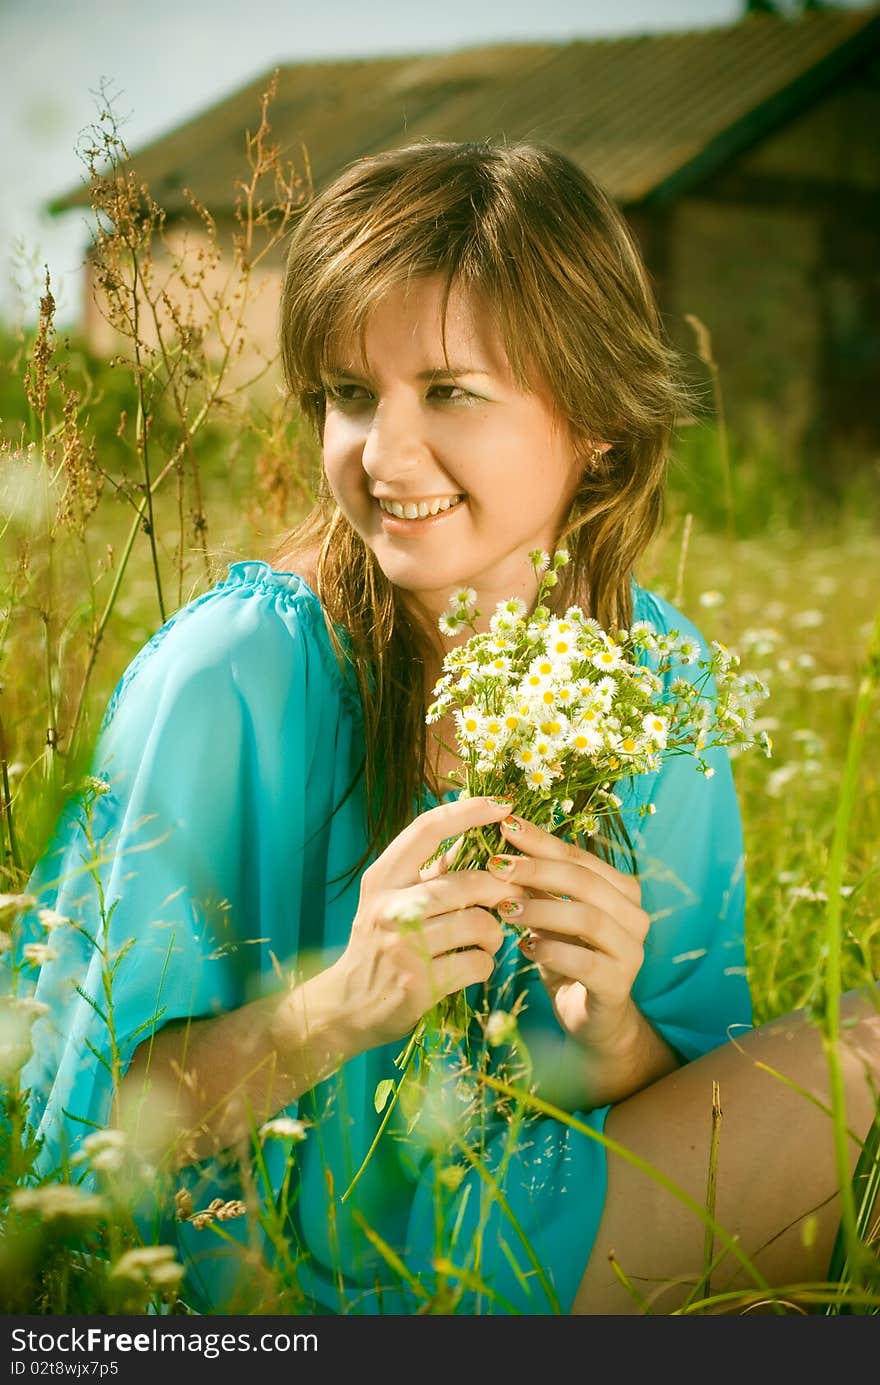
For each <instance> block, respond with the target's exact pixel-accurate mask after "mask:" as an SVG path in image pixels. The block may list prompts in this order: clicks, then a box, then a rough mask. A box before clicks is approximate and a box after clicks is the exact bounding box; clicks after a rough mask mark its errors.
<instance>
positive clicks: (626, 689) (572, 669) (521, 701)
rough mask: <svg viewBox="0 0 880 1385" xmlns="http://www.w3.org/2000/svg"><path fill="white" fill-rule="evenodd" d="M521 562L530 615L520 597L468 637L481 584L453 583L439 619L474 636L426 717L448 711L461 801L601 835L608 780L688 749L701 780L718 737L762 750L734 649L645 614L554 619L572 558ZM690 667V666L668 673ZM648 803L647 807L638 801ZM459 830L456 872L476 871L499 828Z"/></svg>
mask: <svg viewBox="0 0 880 1385" xmlns="http://www.w3.org/2000/svg"><path fill="white" fill-rule="evenodd" d="M530 558H531V561H532V565H533V567H534V568H535V571H536V573H537V574H538V577H539V585H538V593H537V602H536V606H535V609H534V611H533V613H532V615H531V616H529V615H528V614H527V611H526V606H525V603H524V602H523V601H521V600H519V599H513V600H509V601H503V602H500V603H499V604H498V606H497V607H496V609H495V613H494V615H493V616H492V617H491V619H490V621H489V630H488V632H486V633H477V631H476V625H475V622H476V621H477V619H478V618H479V616H480V614H481V613H480V611H479V610H478V609H477V607H476V604H475V603H476V593H475V592H474V591H472V590H471V589H470V588H462V589H461V590H460V591H457V592H454V593H453V595H452V600H451V604H450V606H449V608H448V610H447V611H446V612H445V613H444V614H443V616H441V618H440V629H441V630H442V631H443V633H444V634H447V635H454V634H457V633H458V632H459V631H461V630H463V629H470V630H472V631H473V634H472V635H471V636H470V638H469V639H468V640H467V641H466V642H465V643H464V644H461V645H459V646H457V647H456V648H454V649H451V650H450V651H449V652H448V653H447V655H446V656H445V658H444V661H443V672H442V675H441V677H440V679H439V680H438V682H437V683H436V685H435V687H434V689H433V696H434V699H435V700H434V701H433V703H432V704H431V706H430V707H429V709H428V714H427V721H428V724H429V725H431V724H434V723H436V722H439V721H440V720H441V719H442V718H444V717H446V716H448V715H449V714H450V713H451V714H452V717H453V719H454V724H455V728H456V741H457V745H456V747H455V749H456V750H457V753H458V756H459V758H460V761H461V769H460V771H458V772H457V774H458V778H459V779H460V782H461V785H462V787H461V790H460V796H468V797H473V796H476V795H481V794H486V795H488V796H489V797H493V798H500V799H505V800H508V799H509V800H512V802H513V808H512V812H514V813H517V814H518V815H519V816H520V817H524V818H527V819H528V820H529V821H530V822H534V823H535V824H536V825H537V826H539V827H543V828H544V829H545V830H546V831H549V832H553V833H554V834H556V835H559V836H563V835H567V836H572V837H576V838H596V837H601V836H603V835H604V833H603V827H604V826H606V825H607V826H608V827H611V826H612V825H613V824H614V823H615V822H617V821H618V820H619V809H620V807H621V799H620V797H619V795H618V794H617V793H616V792H615V786H616V785H619V783H620V781H621V780H623V779H628V778H630V777H632V776H633V775H638V774H644V773H646V772H648V771H653V770H657V769H659V767H660V765H661V763H662V762H663V761H664V760H665V759H666V758H668V757H669V756H672V755H689V756H692V757H693V760H694V768H695V770H696V772H698V773H701V774H703V775H705V776H706V777H707V778H708V777H711V775H712V774H713V773H714V770H713V769H712V767H711V765H710V764H709V763H708V761H707V760H706V757H705V752H706V751H707V750H708V749H710V748H711V747H713V746H718V745H727V746H738V747H740V748H741V749H747V748H750V747H753V746H761V747H762V748H763V749H764V751H765V753H766V754H768V755H769V753H770V742H769V738H768V737H767V735H766V733H765V732H759V733H757V734H756V733H755V732H754V729H753V728H754V720H755V708H756V706H757V704H758V703H759V702H760V701H762V700H763V699H764V698H765V697H767V696H768V689H767V687H766V685H765V684H764V683H763V682H762V681H761V679H760V678H757V677H755V676H754V675H753V674H747V673H743V672H741V671H740V660H739V657H738V656H737V655H736V654H734V653H733V652H732V651H731V650H729V649H727V648H726V647H725V646H724V645H722V644H718V643H713V644H712V645H711V646H710V650H709V651H704V650H703V649H702V647H701V646H700V644H698V642H697V641H696V640H694V639H693V638H691V637H689V636H686V635H685V636H683V635H680V634H679V632H678V631H676V630H670V631H669V632H658V631H657V630H655V629H654V627H653V626H652V625H651V624H650V623H649V622H647V621H638V622H636V623H635V624H633V625H632V626H631V627H630V628H629V629H628V630H624V629H621V630H615V631H608V630H605V629H603V628H602V627H601V626H600V625H599V623H598V621H596V620H593V619H591V618H589V617H587V616H586V615H585V614H584V612H583V611H582V610H581V609H580V607H578V606H571V607H570V608H569V609H568V610H567V611H566V612H565V615H563V616H560V615H554V614H552V613H551V611H550V609H549V607H548V606H547V604H546V598H547V595H548V593H549V591H550V590H551V588H552V587H554V586H555V585H556V582H557V580H558V579H557V575H556V574H557V572H558V569H559V568H560V567H563V566H564V565H565V564H566V563H567V562H568V554H567V553H566V551H565V550H564V549H560V550H558V551H557V552H556V553H555V554H554V555H553V558H552V560H551V558H550V557H549V555H548V554H546V553H542V552H540V551H539V550H536V551H535V552H533V553H531V554H530ZM688 666H696V672H695V674H691V675H690V676H685V675H684V674H683V673H679V674H678V675H677V676H673V677H672V678H671V680H670V677H669V675H670V674H673V675H675V673H676V670H677V669H684V668H685V667H688ZM713 685H714V686H713ZM653 812H654V805H653V804H650V803H649V804H645V805H643V806H642V807H641V808H640V809H639V813H640V815H641V816H644V815H646V814H650V813H653ZM467 837H468V839H467V840H463V841H462V843H461V848H460V850H459V851H458V853H457V854H456V856H455V859H454V863H453V866H452V869H455V870H462V869H482V868H483V867H484V866H485V865H486V863H487V862H488V860H489V858H490V856H492V855H494V854H495V852H497V851H499V850H500V851H505V850H508V846H507V844H505V843H503V842H502V839H501V836H500V833H499V832H498V830H497V829H484V828H479V829H473V830H472V831H471V832H470V833H468V834H467ZM493 838H494V839H493ZM444 846H445V844H444Z"/></svg>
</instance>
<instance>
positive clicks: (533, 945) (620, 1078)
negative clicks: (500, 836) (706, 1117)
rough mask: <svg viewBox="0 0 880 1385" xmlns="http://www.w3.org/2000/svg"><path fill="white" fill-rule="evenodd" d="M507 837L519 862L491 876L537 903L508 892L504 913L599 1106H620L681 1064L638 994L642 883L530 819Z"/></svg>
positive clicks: (503, 862)
mask: <svg viewBox="0 0 880 1385" xmlns="http://www.w3.org/2000/svg"><path fill="white" fill-rule="evenodd" d="M501 829H502V832H503V833H504V835H505V837H506V839H507V841H509V842H510V844H511V846H515V847H516V849H517V851H518V852H521V853H522V855H513V854H511V855H509V856H508V855H505V856H495V857H493V858H492V860H491V861H490V863H489V870H490V872H491V873H492V874H493V875H495V876H496V877H497V878H498V879H499V880H506V881H508V882H509V883H510V885H511V889H512V890H513V889H514V887H519V888H522V887H523V886H524V887H525V888H526V889H527V890H528V892H529V895H530V897H529V898H527V899H525V900H523V899H522V898H521V897H520V898H516V897H515V896H514V895H513V894H511V902H512V907H511V908H506V907H502V908H501V910H500V912H501V914H502V916H503V917H505V918H507V919H509V920H510V921H511V922H512V923H515V924H516V926H517V927H518V928H523V929H526V930H528V931H527V933H526V934H525V936H524V937H523V939H522V941H521V943H520V947H521V949H522V951H523V954H524V955H525V956H526V957H528V958H529V959H530V960H532V961H534V963H535V965H536V967H537V971H538V975H539V976H540V978H541V981H542V982H543V984H544V986H545V988H546V990H547V993H548V995H549V996H550V999H551V1001H552V1003H553V1009H554V1012H555V1014H556V1018H557V1019H558V1021H559V1023H560V1025H561V1026H562V1028H563V1030H564V1031H565V1032H566V1034H568V1035H570V1036H571V1037H572V1038H573V1039H575V1040H576V1041H577V1042H578V1043H579V1044H580V1045H581V1046H582V1047H583V1048H584V1050H585V1052H586V1055H587V1060H588V1061H587V1066H586V1073H585V1076H586V1080H587V1086H588V1088H589V1091H590V1093H591V1096H592V1097H593V1099H594V1101H595V1102H597V1103H598V1102H599V1101H605V1100H608V1101H610V1100H619V1099H621V1098H622V1097H623V1096H626V1095H629V1092H630V1091H635V1090H636V1088H637V1087H639V1086H642V1085H644V1083H645V1082H646V1081H651V1080H653V1079H654V1078H655V1077H659V1076H660V1075H661V1073H663V1072H668V1071H671V1070H672V1068H674V1067H675V1066H676V1064H677V1058H676V1056H675V1055H674V1054H673V1052H672V1050H671V1049H670V1048H669V1047H668V1045H666V1044H665V1043H664V1041H663V1040H662V1039H661V1038H660V1036H659V1035H658V1034H656V1033H655V1031H654V1030H653V1029H651V1027H650V1025H649V1024H648V1022H647V1021H646V1020H645V1018H644V1016H643V1015H642V1014H641V1012H640V1011H639V1009H638V1007H637V1006H636V1004H635V1002H634V1001H633V998H632V994H631V992H632V987H633V982H634V981H635V979H636V977H637V975H638V973H639V970H640V968H641V965H642V962H643V960H644V955H645V953H644V944H645V938H646V936H647V933H648V927H649V923H650V920H649V917H648V915H647V913H646V912H645V910H644V909H643V908H642V906H641V886H640V885H639V882H638V880H636V879H635V877H633V876H631V875H625V874H624V873H623V872H622V871H619V870H616V869H615V868H614V866H611V865H608V864H607V862H605V861H600V860H599V859H598V858H597V857H596V856H593V855H591V854H590V852H588V851H584V850H583V849H582V848H581V847H579V846H577V845H575V844H574V843H572V842H567V841H564V840H563V839H562V838H560V837H555V836H553V835H552V834H551V833H549V832H545V831H543V829H541V828H539V827H536V826H535V825H534V824H533V823H530V822H527V821H525V820H524V819H523V818H514V817H508V818H506V819H505V820H504V821H502V823H501Z"/></svg>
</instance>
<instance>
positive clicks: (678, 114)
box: [49, 5, 880, 216]
mask: <svg viewBox="0 0 880 1385" xmlns="http://www.w3.org/2000/svg"><path fill="white" fill-rule="evenodd" d="M878 53H880V5H878V6H873V7H871V8H870V9H863V10H858V11H853V10H849V11H847V10H838V11H835V12H833V13H832V12H814V13H809V14H804V15H801V16H800V17H798V18H781V17H775V16H770V15H751V16H748V17H747V18H745V19H743V20H741V21H740V22H739V23H737V24H734V25H730V26H725V27H720V28H712V29H701V30H693V31H688V32H684V33H666V34H650V35H641V36H636V37H625V38H614V39H607V38H602V39H589V40H576V41H572V42H563V43H534V44H500V45H495V46H492V47H481V48H468V49H462V50H459V51H456V52H449V53H442V54H437V53H433V54H428V55H424V54H423V55H415V56H407V57H393V58H370V59H358V60H348V61H343V62H336V61H321V62H307V63H296V64H291V65H288V66H285V67H281V68H279V69H277V72H278V84H277V91H276V95H275V98H274V100H273V101H272V103H271V105H270V107H269V120H270V123H271V127H272V134H271V138H272V140H273V142H278V143H280V145H281V147H282V151H283V153H284V154H285V156H286V157H287V158H290V159H292V160H293V161H294V162H295V163H296V164H297V165H298V166H300V167H302V166H303V162H304V160H303V150H304V151H305V153H306V154H307V156H308V162H309V165H310V169H311V177H312V180H313V182H314V185H315V186H316V187H317V186H321V185H322V184H323V183H325V182H326V181H328V180H329V179H330V178H331V177H333V176H334V174H335V173H337V172H338V171H339V170H340V169H342V168H343V167H344V166H345V165H346V164H348V163H350V162H351V161H352V160H353V159H356V158H358V157H360V156H361V155H363V154H368V153H373V152H377V151H379V150H383V149H388V148H393V147H395V146H396V145H400V144H403V143H406V142H410V141H414V140H418V139H422V138H435V139H451V140H481V139H487V138H489V139H503V140H507V141H510V140H514V139H531V140H538V141H541V142H543V143H548V144H552V145H554V146H555V147H556V148H558V149H561V150H562V151H563V152H565V153H567V154H569V155H570V156H571V157H572V158H574V159H575V161H576V162H577V163H579V164H580V165H581V166H582V167H583V168H585V169H586V170H587V171H588V172H589V173H590V174H591V175H592V176H593V177H594V178H596V180H597V181H598V182H599V183H600V184H601V185H602V186H603V187H604V188H605V189H606V190H607V191H608V192H609V193H610V194H611V196H612V197H614V198H615V199H616V200H617V201H618V202H619V203H620V204H621V205H630V206H631V205H635V204H638V203H642V202H646V201H659V200H665V199H667V198H670V197H673V196H675V195H677V194H678V193H680V192H682V191H684V190H686V189H687V188H689V187H692V186H694V185H695V184H697V183H699V182H700V181H701V180H702V179H703V178H704V177H706V176H707V175H708V174H710V173H712V172H713V171H714V170H715V169H717V168H719V167H720V166H721V165H722V164H724V163H725V162H726V161H727V160H728V159H730V158H731V157H733V156H734V155H736V154H738V153H740V152H742V151H743V150H745V149H747V148H748V147H750V146H751V145H753V144H754V143H755V142H756V141H758V140H760V139H761V138H762V137H763V136H764V135H766V134H768V133H769V132H770V131H771V130H773V129H775V128H777V127H778V126H780V125H781V124H783V123H784V122H785V121H786V120H788V119H790V118H791V117H792V116H794V115H796V114H797V113H798V111H800V110H801V109H803V108H804V107H806V106H807V105H809V104H810V103H811V102H813V101H814V100H816V99H817V98H818V97H820V96H821V95H822V94H823V93H824V92H826V91H828V90H829V89H831V88H832V87H833V86H834V85H835V84H836V83H838V82H839V81H841V80H842V79H844V78H845V77H846V76H847V74H848V73H849V72H851V71H852V70H853V69H854V68H856V67H858V66H860V65H862V64H864V63H867V62H870V61H872V60H876V57H877V55H878ZM271 76H272V73H271V72H269V73H266V74H264V75H262V76H260V77H258V78H257V79H255V80H254V81H252V82H250V83H248V84H247V85H246V86H244V87H242V88H241V89H240V90H238V91H236V92H234V93H233V94H232V95H230V96H229V97H227V98H225V99H224V100H222V101H220V102H218V103H217V104H216V105H214V106H212V107H210V108H209V109H207V110H205V111H203V112H202V113H201V114H199V115H197V116H196V117H195V118H193V119H191V120H189V121H187V122H186V123H185V124H183V125H180V126H179V127H178V128H176V129H174V130H172V131H171V132H170V133H168V134H167V135H164V136H162V137H161V138H159V139H156V140H154V141H153V142H152V143H150V144H148V145H146V146H144V147H142V148H141V149H138V150H136V151H134V152H133V153H132V154H131V164H132V166H133V167H134V168H135V170H136V172H137V175H138V177H139V179H140V180H142V181H145V182H146V183H147V184H148V186H149V188H150V191H151V193H152V195H153V197H154V198H155V199H156V201H157V202H158V203H159V204H160V205H161V206H162V207H164V208H165V210H166V212H167V213H168V215H169V216H174V215H175V214H177V213H180V212H183V211H185V210H186V209H187V203H186V199H185V197H184V189H186V188H189V189H191V190H192V192H193V193H195V195H196V197H197V198H198V199H199V200H200V201H201V202H202V203H203V204H204V205H205V206H207V207H208V208H209V209H210V211H211V212H212V213H213V214H214V215H215V216H222V215H223V214H224V213H225V212H228V213H230V214H231V212H232V204H233V199H234V188H235V185H236V182H237V181H239V180H241V179H243V178H245V177H246V176H247V172H248V170H247V165H246V160H245V131H246V130H250V131H251V132H253V131H254V129H255V128H256V126H257V124H258V122H259V111H260V98H261V95H262V93H263V92H264V91H265V90H266V89H267V86H268V83H269V80H270V78H271ZM88 201H89V189H88V185H87V182H84V183H83V184H82V185H81V186H80V187H79V188H76V189H73V190H70V191H68V192H67V193H65V194H63V195H62V196H59V197H57V198H56V199H54V200H53V201H52V202H51V203H50V204H49V210H50V211H52V212H53V213H59V212H62V211H65V210H67V209H69V208H72V207H76V206H85V205H87V204H88Z"/></svg>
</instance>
